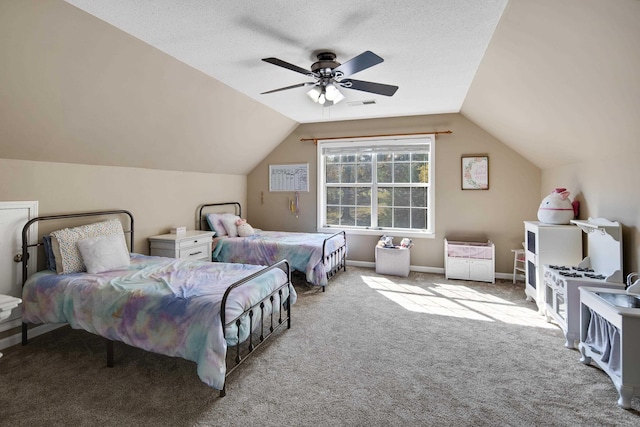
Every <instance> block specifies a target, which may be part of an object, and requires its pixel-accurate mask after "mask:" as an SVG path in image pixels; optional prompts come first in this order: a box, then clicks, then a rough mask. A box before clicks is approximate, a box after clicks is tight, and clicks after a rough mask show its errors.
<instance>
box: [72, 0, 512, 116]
mask: <svg viewBox="0 0 640 427" xmlns="http://www.w3.org/2000/svg"><path fill="white" fill-rule="evenodd" d="M67 2H68V3H71V4H73V5H75V6H77V7H79V8H81V9H82V10H84V11H86V12H88V13H91V14H93V15H94V16H96V17H98V18H100V19H102V20H104V21H106V22H108V23H110V24H112V25H114V26H115V27H117V28H119V29H121V30H123V31H125V32H127V33H129V34H131V35H133V36H134V37H136V38H139V39H140V40H142V41H144V42H145V43H148V44H150V45H152V46H154V47H156V48H158V49H159V50H161V51H163V52H165V53H167V54H169V55H171V56H173V57H175V58H177V59H179V60H180V61H182V62H184V63H186V64H189V65H190V66H192V67H194V68H196V69H198V70H200V71H202V72H204V73H205V74H207V75H209V76H211V77H214V78H215V79H217V80H219V81H221V82H223V83H224V84H226V85H228V86H230V87H232V88H233V89H235V90H237V91H239V92H241V93H243V94H245V95H247V96H249V97H251V98H253V99H255V100H256V101H258V102H260V103H263V104H264V105H267V106H268V107H270V108H272V109H274V110H276V111H278V112H280V113H282V114H284V115H285V116H287V117H289V118H291V119H293V120H295V121H296V122H298V123H310V122H319V121H334V120H349V119H357V118H375V117H392V116H408V115H419V114H438V113H451V112H458V111H460V108H461V106H462V103H463V101H464V98H465V96H466V94H467V91H468V90H469V86H470V85H471V82H472V80H473V77H474V75H475V73H476V70H477V68H478V65H479V64H480V61H481V60H482V57H483V55H484V52H485V50H486V48H487V45H488V44H489V41H490V39H491V36H492V34H493V31H494V29H495V27H496V25H497V24H498V21H499V20H500V16H501V15H502V11H503V10H504V7H505V5H506V4H507V0H483V1H481V2H478V1H470V0H405V1H403V2H393V1H380V0H373V1H372V0H354V1H346V2H345V1H338V0H324V1H321V2H300V1H294V0H277V1H269V2H260V1H249V2H238V1H234V0H223V1H210V0H188V1H179V2H176V1H175V0H156V1H128V0H67ZM322 51H330V52H333V53H335V54H336V55H337V61H338V62H340V63H345V62H347V61H348V60H349V59H351V58H353V57H355V56H357V55H359V54H361V53H363V52H365V51H372V52H373V53H375V54H377V55H378V56H380V57H382V58H383V59H384V62H382V63H381V64H378V65H375V66H373V67H371V68H368V69H365V70H363V71H361V72H358V73H356V75H354V76H353V78H355V79H359V80H365V81H373V82H376V83H383V84H389V85H395V86H398V87H399V90H398V91H397V92H396V93H395V94H394V95H393V96H391V97H389V96H383V95H376V94H372V93H369V92H362V91H356V90H350V89H342V92H343V94H344V95H345V97H346V99H345V100H344V101H342V102H341V103H339V104H336V105H334V106H332V107H323V106H321V105H319V104H314V103H313V102H311V100H310V99H309V98H308V97H307V96H305V94H306V92H307V91H308V90H309V87H299V88H294V89H290V90H286V91H280V92H276V93H272V94H264V95H261V93H262V92H266V91H269V90H272V89H277V88H281V87H288V86H291V85H296V84H300V83H305V82H310V81H314V79H312V78H309V77H308V76H305V75H304V74H302V73H299V72H294V71H291V70H289V69H286V68H282V67H278V66H275V65H272V64H269V63H266V62H263V61H261V59H262V58H267V57H276V58H278V59H281V60H283V61H285V62H287V63H290V64H293V65H296V66H298V67H300V68H303V69H305V70H307V71H310V67H311V64H312V63H313V62H315V61H317V59H318V58H317V53H318V52H322ZM363 102H364V104H363Z"/></svg>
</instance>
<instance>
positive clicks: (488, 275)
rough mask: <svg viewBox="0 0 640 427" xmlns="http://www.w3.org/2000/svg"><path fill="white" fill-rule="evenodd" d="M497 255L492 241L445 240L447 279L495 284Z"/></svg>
mask: <svg viewBox="0 0 640 427" xmlns="http://www.w3.org/2000/svg"><path fill="white" fill-rule="evenodd" d="M495 253H496V251H495V246H494V244H493V242H491V241H488V242H482V243H474V242H454V241H449V240H447V239H444V259H445V277H446V278H447V279H462V280H475V281H479V282H491V283H494V282H495Z"/></svg>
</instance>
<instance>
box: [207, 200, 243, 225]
mask: <svg viewBox="0 0 640 427" xmlns="http://www.w3.org/2000/svg"><path fill="white" fill-rule="evenodd" d="M210 206H235V207H234V211H235V213H236V215H238V216H239V217H242V207H240V203H239V202H225V203H207V204H204V205H201V206H200V209H198V229H200V230H202V222H203V219H202V211H203V210H204V208H206V207H210Z"/></svg>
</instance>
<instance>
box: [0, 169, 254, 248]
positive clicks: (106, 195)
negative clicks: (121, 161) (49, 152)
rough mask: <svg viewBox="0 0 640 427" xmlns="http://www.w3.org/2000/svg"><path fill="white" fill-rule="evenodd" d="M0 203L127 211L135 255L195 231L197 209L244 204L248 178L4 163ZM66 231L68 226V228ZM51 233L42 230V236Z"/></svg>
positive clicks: (45, 211)
mask: <svg viewBox="0 0 640 427" xmlns="http://www.w3.org/2000/svg"><path fill="white" fill-rule="evenodd" d="M0 182H2V185H1V186H0V200H2V201H15V200H37V201H38V202H39V205H38V214H39V215H51V214H58V213H69V212H77V211H92V210H105V209H126V210H129V211H131V213H132V214H133V216H134V218H135V227H136V228H135V242H134V243H135V247H134V250H135V252H138V253H144V254H148V252H149V244H148V241H147V237H149V236H153V235H157V234H163V233H168V232H169V229H170V228H171V227H173V226H181V225H184V226H186V227H187V228H188V229H190V230H191V229H194V228H195V226H196V215H197V209H198V206H199V205H200V204H202V203H207V202H218V201H226V200H229V199H232V200H238V201H241V202H244V197H243V195H244V194H245V192H246V177H245V176H244V175H220V174H205V173H197V172H174V171H158V170H153V169H137V168H128V167H112V166H87V165H75V164H68V163H48V162H33V161H24V160H7V159H0ZM64 226H65V227H66V226H68V225H64ZM45 231H47V229H46V227H44V226H41V227H39V232H40V233H41V234H42V232H45Z"/></svg>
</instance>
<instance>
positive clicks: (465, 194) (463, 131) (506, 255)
mask: <svg viewBox="0 0 640 427" xmlns="http://www.w3.org/2000/svg"><path fill="white" fill-rule="evenodd" d="M436 130H439V131H445V130H451V131H452V132H453V133H452V134H451V135H442V136H439V137H438V139H437V142H436V163H435V173H436V187H435V196H436V214H435V225H436V228H435V231H436V238H435V239H414V243H415V246H414V248H413V249H412V252H411V264H412V265H414V266H419V267H434V268H442V267H443V264H444V255H443V239H444V238H445V237H449V238H451V237H453V238H462V239H474V240H486V239H490V240H493V241H494V243H495V244H496V258H497V262H496V271H498V272H504V273H509V272H511V271H513V254H512V253H511V249H512V248H517V247H519V246H520V245H521V242H522V240H523V236H524V228H523V224H522V222H523V221H525V220H535V219H536V212H537V209H538V206H539V204H540V179H541V173H540V170H539V169H538V168H537V167H536V166H534V165H532V164H531V163H530V162H529V161H527V160H526V159H524V158H523V157H521V156H520V155H518V154H517V153H515V152H514V151H513V150H511V149H509V148H508V147H506V146H505V145H504V144H502V143H501V142H500V141H498V140H496V139H495V138H493V137H492V136H491V135H489V134H487V133H486V132H484V131H483V130H482V129H480V128H478V127H477V126H476V125H474V124H473V123H471V122H470V121H469V120H467V119H466V118H465V117H463V116H462V115H460V114H444V115H433V116H415V117H398V118H389V119H378V120H358V121H345V122H333V123H317V124H305V125H301V126H299V127H298V128H297V129H296V130H295V131H294V132H293V133H292V134H291V135H290V136H289V137H288V138H287V139H285V140H284V141H283V142H282V144H280V146H278V147H277V148H276V149H275V150H274V151H273V152H272V153H271V154H269V156H267V157H266V158H265V159H264V161H262V162H261V163H260V164H259V165H258V166H257V167H256V168H255V169H254V170H253V171H252V172H251V173H250V174H249V175H248V177H247V203H248V209H247V217H248V218H247V219H248V220H249V222H250V223H251V224H252V225H254V226H256V227H259V228H263V229H271V230H288V231H315V230H316V208H317V206H316V205H317V200H316V194H317V193H316V169H317V168H316V146H315V145H314V144H313V142H301V141H300V138H329V137H340V136H357V135H377V134H398V133H412V132H430V131H436ZM463 154H488V155H489V166H490V189H489V190H488V191H469V190H467V191H462V190H461V189H460V157H461V155H463ZM306 162H308V163H309V174H310V177H309V178H310V180H309V181H310V189H311V191H309V192H308V193H300V205H301V212H300V216H299V217H298V218H296V216H295V215H293V214H292V213H291V212H290V211H289V210H288V202H289V199H290V198H292V197H293V193H270V192H269V180H268V168H269V164H280V163H306ZM376 241H377V237H375V236H362V235H349V236H348V243H349V259H350V260H355V261H365V262H372V261H373V260H374V249H373V248H374V246H375V243H376Z"/></svg>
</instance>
